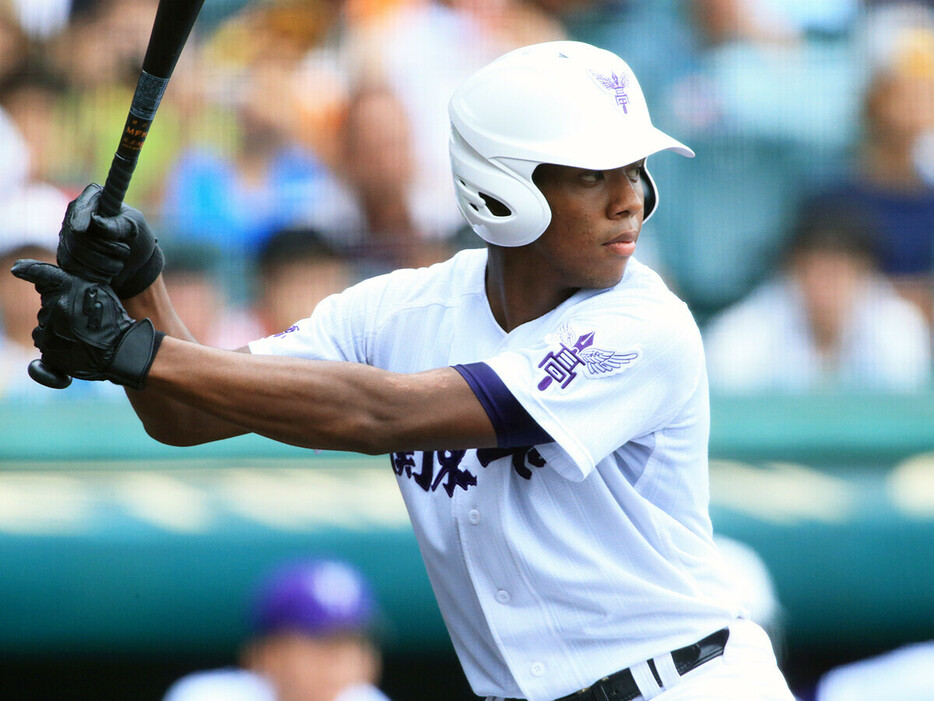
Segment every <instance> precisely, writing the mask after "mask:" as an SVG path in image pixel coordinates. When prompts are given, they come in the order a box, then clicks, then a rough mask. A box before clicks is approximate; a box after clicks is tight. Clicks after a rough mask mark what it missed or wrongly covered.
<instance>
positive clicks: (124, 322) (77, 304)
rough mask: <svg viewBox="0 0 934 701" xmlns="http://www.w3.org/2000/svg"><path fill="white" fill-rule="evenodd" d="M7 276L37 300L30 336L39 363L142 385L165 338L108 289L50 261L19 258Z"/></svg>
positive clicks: (77, 374) (81, 376) (89, 377)
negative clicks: (30, 288)
mask: <svg viewBox="0 0 934 701" xmlns="http://www.w3.org/2000/svg"><path fill="white" fill-rule="evenodd" d="M12 273H13V274H14V275H15V276H16V277H18V278H20V279H22V280H27V281H29V282H31V283H33V284H34V285H35V286H36V290H37V291H38V292H39V294H40V295H41V297H42V307H41V309H40V310H39V325H38V326H37V327H36V328H35V329H34V330H33V332H32V338H33V341H34V342H35V344H36V348H38V349H39V350H40V351H42V362H43V363H44V364H46V365H48V366H50V367H52V368H55V369H56V370H59V371H61V372H64V373H67V374H69V375H71V376H72V377H77V378H79V379H82V380H110V381H111V382H114V383H116V384H118V385H124V386H126V387H132V388H133V389H143V388H144V387H145V385H146V375H147V374H148V373H149V368H150V367H151V366H152V361H153V360H154V359H155V357H156V352H157V351H158V350H159V344H160V343H161V342H162V339H163V338H164V337H165V334H164V333H162V332H161V331H156V330H155V329H154V328H153V325H152V322H151V321H149V319H144V320H142V321H134V320H133V319H131V318H130V316H129V315H128V314H127V313H126V310H125V309H124V308H123V305H122V304H121V303H120V300H119V298H118V297H117V295H116V294H115V293H114V291H113V290H112V289H111V288H110V287H108V286H106V285H102V284H100V283H96V282H91V281H88V280H85V279H83V278H81V277H79V276H77V275H73V274H71V273H68V272H66V271H64V270H62V269H61V268H59V267H57V266H54V265H51V264H50V263H40V262H39V261H36V260H28V259H27V260H18V261H16V264H15V265H14V266H13V268H12Z"/></svg>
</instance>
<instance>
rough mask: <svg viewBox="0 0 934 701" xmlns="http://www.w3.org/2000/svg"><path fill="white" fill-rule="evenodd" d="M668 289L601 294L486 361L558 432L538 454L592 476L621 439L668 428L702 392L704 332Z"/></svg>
mask: <svg viewBox="0 0 934 701" xmlns="http://www.w3.org/2000/svg"><path fill="white" fill-rule="evenodd" d="M664 292H665V293H666V294H650V295H632V294H628V295H622V294H619V293H618V292H617V291H615V290H608V291H606V292H604V293H600V294H596V295H593V296H592V297H590V298H589V299H587V300H585V301H583V302H580V303H578V304H575V305H573V306H572V307H570V308H569V309H568V310H567V311H566V313H565V314H563V315H561V316H560V317H558V318H557V319H555V320H554V321H553V322H552V323H551V327H550V328H548V327H543V328H541V329H540V333H539V338H538V339H537V341H535V340H533V339H528V340H527V341H526V342H525V343H522V342H520V343H519V344H510V346H509V347H506V348H504V349H503V351H502V352H500V353H498V354H496V355H495V356H493V357H491V358H489V359H487V360H486V361H485V363H484V364H485V365H487V366H488V367H489V368H490V369H491V370H492V371H493V372H494V373H495V374H496V375H497V377H498V378H499V380H501V381H502V383H503V384H504V385H505V387H506V388H507V389H508V390H509V392H510V393H511V394H512V396H513V397H515V399H516V400H518V402H519V403H520V404H521V405H522V406H523V407H524V408H525V410H526V411H527V412H528V413H529V414H530V415H531V417H532V418H533V419H534V420H535V422H536V423H537V424H538V426H539V427H541V429H542V430H544V431H545V432H546V433H548V434H549V435H550V436H551V437H552V439H553V440H554V442H553V443H550V444H544V445H541V446H539V447H538V450H539V452H540V453H541V454H542V455H543V457H545V459H546V460H547V461H548V463H549V464H550V465H552V466H553V467H554V468H555V469H556V470H558V472H559V473H560V474H562V475H564V476H565V477H567V478H569V479H572V480H575V481H576V480H582V479H584V478H585V477H586V476H587V475H588V474H589V473H590V472H591V470H593V468H594V466H595V465H596V464H597V463H598V462H600V461H601V460H602V459H604V458H605V457H607V456H608V455H609V454H610V453H612V452H613V451H615V450H617V449H618V448H620V446H622V445H623V444H625V443H627V442H628V441H630V440H632V439H635V438H639V437H640V436H644V435H647V434H651V433H653V432H654V431H656V430H658V429H659V428H661V427H663V426H666V425H668V424H669V423H670V422H671V421H673V420H674V419H675V417H676V416H677V415H678V414H679V412H680V411H681V410H682V408H683V407H684V405H685V403H686V402H687V401H688V400H689V399H690V398H691V397H692V396H693V395H694V394H695V392H696V391H697V389H698V385H699V383H700V382H701V381H702V379H703V377H704V373H705V370H704V357H703V347H702V344H701V338H700V332H699V331H698V329H697V325H696V324H695V323H694V319H693V317H692V316H691V314H690V312H689V311H688V309H687V307H686V306H685V305H684V304H683V303H682V302H681V301H680V300H678V299H677V298H676V297H675V296H674V295H672V294H671V293H670V292H668V291H667V289H666V290H664ZM528 335H529V334H528V333H526V334H522V336H528ZM530 341H531V342H530Z"/></svg>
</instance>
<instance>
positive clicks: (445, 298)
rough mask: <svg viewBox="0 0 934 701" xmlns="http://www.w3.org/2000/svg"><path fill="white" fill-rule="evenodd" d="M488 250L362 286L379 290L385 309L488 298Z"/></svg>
mask: <svg viewBox="0 0 934 701" xmlns="http://www.w3.org/2000/svg"><path fill="white" fill-rule="evenodd" d="M486 259H487V254H486V249H479V248H478V249H467V250H463V251H459V252H458V253H456V254H454V255H453V256H452V257H451V258H448V259H447V260H445V261H442V262H440V263H435V264H434V265H430V266H426V267H423V268H402V269H399V270H394V271H393V272H391V273H386V274H385V275H380V276H378V277H376V278H371V279H369V280H365V281H364V282H362V283H360V285H359V286H358V287H361V288H362V289H364V290H366V291H367V292H368V293H369V294H370V298H371V299H372V298H373V295H372V292H373V291H375V290H376V289H378V291H379V300H380V306H381V307H384V308H387V309H388V308H395V309H398V308H400V307H403V308H405V307H425V306H431V305H443V306H454V305H456V304H457V303H458V302H459V300H461V299H462V298H463V297H465V296H474V295H482V294H484V284H483V281H484V270H485V268H486Z"/></svg>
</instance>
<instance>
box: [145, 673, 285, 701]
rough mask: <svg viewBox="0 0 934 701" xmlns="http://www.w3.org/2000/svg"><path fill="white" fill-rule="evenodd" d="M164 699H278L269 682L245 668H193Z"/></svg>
mask: <svg viewBox="0 0 934 701" xmlns="http://www.w3.org/2000/svg"><path fill="white" fill-rule="evenodd" d="M163 701H276V693H275V691H274V690H273V688H272V686H271V685H270V684H269V682H268V681H267V680H266V679H265V678H263V677H261V676H259V675H258V674H254V673H253V672H250V671H248V670H245V669H234V668H230V669H212V670H210V671H207V672H192V673H191V674H189V675H188V676H186V677H182V678H181V679H179V680H178V681H177V682H176V683H175V684H173V685H172V687H171V688H170V689H169V691H168V693H167V694H166V695H165V698H164V699H163Z"/></svg>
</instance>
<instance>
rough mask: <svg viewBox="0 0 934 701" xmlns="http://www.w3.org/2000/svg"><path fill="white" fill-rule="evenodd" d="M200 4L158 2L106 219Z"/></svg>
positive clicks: (49, 375)
mask: <svg viewBox="0 0 934 701" xmlns="http://www.w3.org/2000/svg"><path fill="white" fill-rule="evenodd" d="M203 4H204V0H160V2H159V6H158V7H157V8H156V18H155V20H154V21H153V25H152V33H151V34H150V35H149V45H148V46H147V47H146V55H145V57H144V58H143V67H142V70H141V71H140V74H139V81H138V82H137V84H136V91H135V92H134V93H133V101H132V103H131V105H130V111H129V114H127V118H126V124H125V125H124V127H123V134H122V135H121V136H120V143H119V145H118V146H117V151H116V153H114V157H113V161H112V162H111V164H110V171H109V172H108V173H107V180H106V181H105V182H104V189H103V191H102V192H101V199H100V204H99V205H98V210H97V211H98V212H99V213H100V214H102V215H104V216H105V217H112V216H114V215H116V214H119V213H120V207H121V205H122V204H123V198H124V197H125V196H126V191H127V188H128V187H129V186H130V179H131V178H132V177H133V171H134V170H136V163H137V161H138V160H139V154H140V151H141V150H142V148H143V143H144V142H145V141H146V136H147V135H148V134H149V128H150V127H151V126H152V121H153V119H154V118H155V116H156V111H157V110H158V109H159V103H160V102H161V101H162V95H163V94H164V93H165V88H166V86H167V85H168V84H169V78H171V77H172V71H174V70H175V64H176V63H178V57H179V56H180V55H181V53H182V49H183V48H185V42H187V41H188V36H189V35H190V34H191V28H192V27H193V26H194V23H195V19H196V18H197V17H198V13H199V12H200V11H201V6H202V5H203ZM28 372H29V376H30V377H31V378H32V379H33V380H35V381H36V382H38V383H40V384H43V385H45V386H46V387H52V388H54V389H64V388H65V387H67V386H68V385H70V384H71V377H69V376H68V375H66V374H65V373H63V372H60V371H58V370H56V369H54V368H51V367H49V366H48V365H45V364H44V363H43V362H42V361H41V360H33V361H32V362H31V363H30V364H29V368H28Z"/></svg>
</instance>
